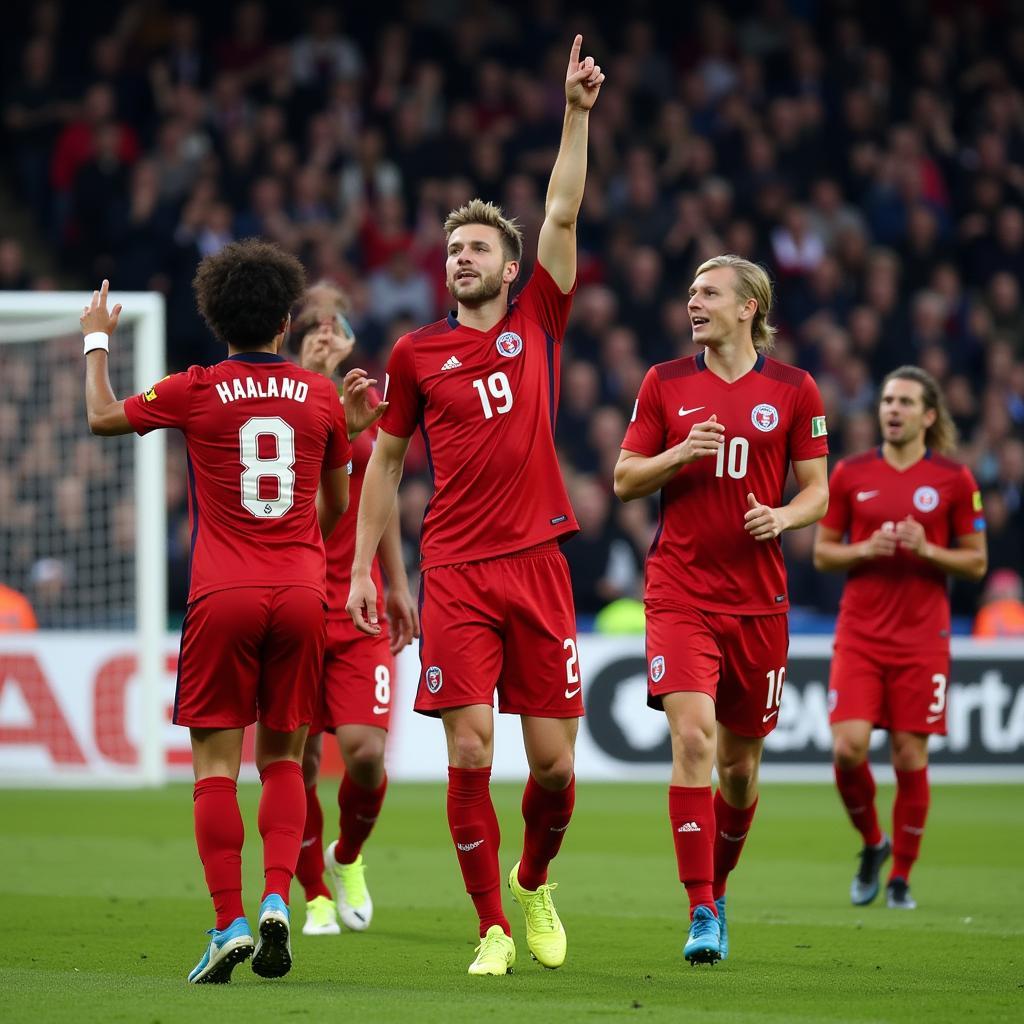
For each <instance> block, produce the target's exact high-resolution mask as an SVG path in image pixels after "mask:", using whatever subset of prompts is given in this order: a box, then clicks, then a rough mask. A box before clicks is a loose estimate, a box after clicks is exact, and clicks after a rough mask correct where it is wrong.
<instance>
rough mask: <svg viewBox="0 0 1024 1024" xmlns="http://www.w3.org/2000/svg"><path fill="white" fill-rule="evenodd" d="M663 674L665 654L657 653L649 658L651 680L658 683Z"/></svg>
mask: <svg viewBox="0 0 1024 1024" xmlns="http://www.w3.org/2000/svg"><path fill="white" fill-rule="evenodd" d="M664 674H665V656H664V655H663V654H659V655H658V656H657V657H656V658H651V682H652V683H660V682H661V677H662V676H663V675H664Z"/></svg>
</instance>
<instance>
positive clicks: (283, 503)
mask: <svg viewBox="0 0 1024 1024" xmlns="http://www.w3.org/2000/svg"><path fill="white" fill-rule="evenodd" d="M261 436H263V437H272V438H273V439H274V456H273V457H272V458H269V459H261V458H260V454H259V438H260V437H261ZM238 444H239V453H238V459H239V461H240V462H241V463H242V465H243V466H245V472H244V473H242V505H243V506H244V507H245V508H247V509H248V510H249V511H250V512H251V513H252V514H253V515H254V516H256V518H257V519H280V518H281V516H283V515H284V514H285V512H287V511H288V509H290V508H291V507H292V504H293V503H294V501H295V474H294V473H293V472H292V467H293V466H294V465H295V431H294V430H292V428H291V426H290V425H289V424H287V423H285V421H284V420H283V419H281V417H280V416H253V417H252V419H250V420H247V421H246V422H245V424H243V426H242V428H241V430H239V431H238ZM267 477H269V478H270V479H273V480H276V481H277V497H276V498H261V497H260V480H263V479H266V478H267Z"/></svg>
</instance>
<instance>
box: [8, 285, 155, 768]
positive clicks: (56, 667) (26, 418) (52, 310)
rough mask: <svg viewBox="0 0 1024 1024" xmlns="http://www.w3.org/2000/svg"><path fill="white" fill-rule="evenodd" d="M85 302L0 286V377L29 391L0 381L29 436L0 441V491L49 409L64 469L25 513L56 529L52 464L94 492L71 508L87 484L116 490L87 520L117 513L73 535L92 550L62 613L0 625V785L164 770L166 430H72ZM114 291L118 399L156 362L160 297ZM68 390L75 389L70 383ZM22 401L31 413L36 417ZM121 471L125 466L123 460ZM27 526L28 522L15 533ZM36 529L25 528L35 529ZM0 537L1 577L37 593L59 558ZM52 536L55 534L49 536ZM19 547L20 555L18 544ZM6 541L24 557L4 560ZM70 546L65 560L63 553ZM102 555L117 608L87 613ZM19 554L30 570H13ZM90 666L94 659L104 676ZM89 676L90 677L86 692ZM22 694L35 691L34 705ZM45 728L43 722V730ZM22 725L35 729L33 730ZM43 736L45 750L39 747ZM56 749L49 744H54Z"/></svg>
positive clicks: (145, 380)
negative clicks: (114, 574)
mask: <svg viewBox="0 0 1024 1024" xmlns="http://www.w3.org/2000/svg"><path fill="white" fill-rule="evenodd" d="M90 300H91V293H89V292H0V380H3V379H4V377H3V374H4V373H5V372H9V373H11V374H12V376H13V377H17V378H18V379H19V380H20V379H23V378H27V379H29V380H30V381H37V382H38V384H36V385H35V388H34V390H33V385H32V384H31V383H30V384H28V385H26V386H25V387H24V388H23V389H22V391H23V392H25V393H27V397H26V396H25V394H20V393H16V389H13V388H10V389H9V388H8V387H7V386H6V385H5V386H4V387H3V388H0V410H3V411H4V412H5V413H6V419H4V420H2V421H0V425H2V424H3V423H7V424H10V423H16V424H17V427H18V430H19V432H20V437H21V438H22V439H25V438H26V437H30V438H31V441H30V443H29V444H27V445H26V448H27V451H25V452H24V455H23V457H22V458H21V461H18V459H19V453H18V451H17V450H16V448H15V446H14V445H13V444H10V443H7V444H5V445H4V447H3V449H2V456H0V458H2V460H3V461H0V475H2V476H3V477H5V478H6V481H5V483H6V486H7V491H6V492H5V491H3V490H2V489H0V500H3V499H4V495H5V494H11V493H14V494H15V495H17V493H18V492H17V490H16V489H17V488H18V487H21V488H22V489H23V490H25V489H27V488H28V485H26V484H24V481H25V480H26V479H31V480H32V481H33V486H34V481H35V480H36V479H38V477H39V474H36V475H35V476H33V467H32V465H31V458H32V457H33V449H32V445H33V444H35V443H36V442H38V439H39V431H40V423H41V424H42V428H41V429H42V433H43V434H45V433H46V421H47V420H48V419H60V420H61V423H60V428H59V429H55V430H54V431H53V432H51V435H50V437H49V438H48V439H47V443H48V445H49V448H50V449H56V450H58V451H59V453H60V457H59V459H58V460H57V461H56V462H55V465H56V466H63V467H64V468H63V470H58V471H57V472H55V473H51V475H50V477H48V478H47V480H46V486H45V487H38V488H37V493H35V494H34V495H33V498H34V504H31V505H27V506H26V507H27V508H28V509H30V510H33V511H34V512H35V514H36V515H50V516H53V517H54V521H53V525H52V527H48V529H49V533H48V534H47V537H50V538H52V537H54V536H55V535H57V534H58V533H60V532H61V529H62V526H61V523H62V520H61V519H60V516H61V514H62V513H63V509H62V506H60V505H59V504H58V506H57V510H56V511H53V510H52V507H48V506H49V505H50V503H48V502H47V500H46V496H47V495H50V494H52V493H60V498H59V499H58V501H65V502H66V501H69V500H73V498H74V495H73V494H72V495H71V496H70V498H69V496H68V495H67V494H66V493H61V492H58V488H59V486H60V478H61V476H64V477H66V476H68V475H74V476H75V477H76V481H75V482H76V484H77V483H78V482H79V481H80V480H85V481H86V484H83V485H82V486H81V487H80V492H81V493H88V494H89V495H90V497H92V498H93V499H94V500H93V503H92V505H85V504H84V503H83V504H82V507H83V508H85V509H86V514H87V515H92V516H93V517H96V505H97V502H96V500H95V498H94V496H95V495H96V494H100V496H101V497H100V501H103V500H104V499H103V497H102V492H103V489H104V486H106V487H118V486H119V487H120V488H121V490H120V491H119V492H118V493H119V501H118V505H117V507H116V509H115V508H114V507H113V506H112V505H109V504H101V505H100V506H99V507H100V514H99V518H104V517H107V516H108V514H109V517H110V518H113V513H114V512H115V511H116V512H117V514H118V515H119V516H121V519H120V520H119V523H113V522H109V523H106V524H104V526H103V528H102V529H96V530H94V531H93V532H88V531H83V533H82V536H83V537H86V538H87V539H91V544H92V546H93V547H96V548H98V549H99V550H98V551H95V552H91V553H90V555H89V559H88V562H87V564H88V572H89V573H91V574H92V575H91V576H90V580H91V583H90V588H91V589H85V588H84V585H83V591H82V592H83V594H84V595H85V596H80V597H79V599H78V601H77V604H76V605H75V611H74V614H69V615H66V616H65V618H64V619H60V618H59V617H57V616H54V617H53V619H52V621H50V622H45V621H44V620H43V619H42V618H41V619H40V627H41V628H40V629H39V630H38V631H35V632H18V633H13V632H7V633H4V632H0V785H2V784H22V785H24V784H31V785H54V784H56V785H64V784H67V785H81V784H85V785H96V784H100V785H103V784H115V785H116V784H125V785H157V784H159V783H160V782H162V781H163V779H164V777H165V774H166V759H165V756H164V731H165V722H166V659H167V654H166V640H167V543H168V539H167V525H166V522H167V510H166V506H165V501H166V497H165V478H164V474H165V451H166V440H165V438H166V435H165V432H164V431H160V430H157V431H153V432H152V433H151V434H149V435H147V436H146V437H145V438H140V437H135V436H132V437H131V438H130V439H127V440H123V439H119V440H117V441H114V440H113V439H108V438H99V439H96V443H95V444H93V442H92V441H91V440H86V441H85V443H84V444H83V439H90V438H91V435H90V434H89V429H88V426H87V424H86V421H85V418H84V415H80V413H81V410H80V408H79V406H78V405H77V404H74V405H73V406H72V409H71V411H70V412H69V411H68V408H67V407H68V403H69V401H70V398H69V392H70V391H71V384H72V379H71V378H72V376H73V375H77V381H78V386H79V390H80V391H81V389H82V388H83V387H84V385H83V380H82V378H83V376H84V365H82V364H84V357H83V355H82V335H81V329H80V327H79V322H78V320H79V317H80V316H81V313H82V308H83V307H84V306H86V305H88V303H89V302H90ZM117 302H119V303H121V304H122V306H123V312H122V314H121V318H120V323H119V326H118V330H117V332H116V334H115V336H114V337H113V338H112V339H111V346H110V348H111V356H110V365H111V378H112V380H113V381H114V387H115V391H116V392H117V395H118V397H119V398H127V397H128V396H129V395H130V394H135V393H139V392H144V391H146V390H147V389H149V388H150V387H151V386H152V385H153V384H154V383H155V382H156V381H158V380H160V379H161V378H162V377H163V376H164V375H165V373H166V372H167V371H166V369H165V364H166V357H165V342H166V338H165V316H164V299H163V296H162V295H160V294H158V293H153V292H121V293H115V292H112V293H111V296H110V305H111V307H112V306H113V305H114V304H115V303H117ZM76 352H77V356H76V355H75V353H76ZM76 358H77V363H76V362H75V361H74V360H75V359H76ZM57 378H59V380H58V379H57ZM51 379H52V386H51ZM58 385H59V386H58ZM12 396H13V397H12ZM71 398H73V399H74V400H75V402H78V401H80V398H79V397H78V395H71ZM5 403H6V409H4V406H5ZM33 411H37V415H36V416H33ZM65 413H66V414H67V415H64V414H65ZM72 413H73V415H72ZM79 417H80V418H79ZM33 421H35V422H33ZM30 432H31V433H30ZM7 440H8V441H10V438H8V439H7ZM100 442H102V444H101V443H100ZM111 442H112V444H111ZM40 443H41V442H40ZM108 444H110V445H111V446H110V447H109V448H108ZM71 446H74V447H71ZM108 452H116V453H117V454H116V455H108ZM80 453H84V454H89V455H94V456H95V458H96V461H97V462H99V463H100V465H101V466H102V467H103V469H104V471H105V472H106V473H107V478H113V477H115V476H116V477H117V479H106V478H102V474H101V480H100V481H96V480H94V479H90V472H92V473H93V475H95V471H94V470H91V469H90V468H89V467H78V466H76V465H75V460H76V459H77V458H79V457H80ZM26 458H27V459H28V461H29V464H28V466H27V467H26V465H25V461H26ZM104 459H109V461H106V462H104V461H103V460H104ZM69 460H70V471H69V468H68V464H69ZM111 467H113V469H112V470H111ZM126 469H127V470H128V471H129V472H123V471H124V470H126ZM119 470H120V471H121V472H119ZM129 473H130V474H131V475H132V476H133V479H132V480H131V482H130V483H129V482H128V481H127V480H126V479H125V477H126V476H128V475H129ZM71 490H72V491H73V490H74V488H72V489H71ZM66 491H67V488H65V492H66ZM132 506H134V507H132ZM7 511H8V510H7V509H4V510H3V511H2V512H0V514H5V513H6V512H7ZM132 522H134V541H133V543H132V536H131V529H132V527H131V523H132ZM119 524H127V525H119ZM32 529H33V527H32V524H31V523H30V524H29V525H28V526H27V527H26V531H25V533H26V535H30V534H31V532H32ZM117 531H120V532H119V533H118V532H117ZM66 532H67V531H65V533H66ZM39 535H40V531H39V529H38V527H37V528H36V532H35V534H34V536H36V537H38V536H39ZM4 537H5V544H4V545H3V546H0V583H6V584H8V585H10V586H15V588H16V589H18V588H17V587H16V584H15V583H14V582H11V581H12V580H17V579H20V580H21V581H22V582H23V583H24V582H25V581H28V587H29V589H31V588H33V587H36V588H38V589H37V593H38V592H39V590H40V589H41V588H43V587H45V586H46V585H47V580H48V578H49V577H50V576H52V575H58V576H59V573H60V560H59V559H56V558H52V557H51V558H47V557H44V555H45V552H43V553H42V554H41V552H40V550H35V549H33V548H32V540H31V539H30V540H28V541H26V542H25V543H24V544H23V545H22V547H21V548H16V547H15V540H16V539H17V538H15V540H11V539H10V536H9V535H8V534H5V535H4ZM111 537H117V538H119V543H120V548H119V549H118V550H117V552H116V553H115V550H114V548H113V546H112V545H111V547H110V548H109V550H108V551H106V552H105V551H104V550H103V543H105V542H106V541H101V540H99V538H107V539H109V538H111ZM59 542H60V538H57V540H54V541H53V544H58V543H59ZM70 543H73V542H68V541H65V544H70ZM37 547H39V545H37ZM132 547H133V548H134V550H131V549H132ZM26 549H27V550H28V554H27V555H24V551H25V550H26ZM15 553H20V554H21V555H22V556H23V557H22V561H21V562H20V563H18V564H17V565H16V564H15V562H16V557H15ZM74 553H75V552H74V551H72V552H71V555H70V556H69V558H68V561H69V562H73V556H74ZM105 557H106V559H107V561H108V562H110V561H112V560H114V559H115V557H116V558H119V559H120V561H119V562H118V563H117V564H118V566H119V567H120V566H123V568H119V570H118V571H119V572H120V576H119V577H118V586H117V588H116V589H118V590H119V591H123V593H122V594H120V595H119V597H118V598H117V601H118V602H119V605H118V606H115V601H114V599H113V598H111V599H110V600H111V605H110V607H109V608H105V609H103V608H101V611H103V612H104V614H101V615H91V616H90V609H89V607H88V605H89V595H92V597H93V599H94V600H93V604H99V605H101V606H102V604H103V601H104V600H105V595H104V594H103V593H102V585H103V582H102V581H103V580H104V579H106V578H108V576H109V574H110V570H109V569H106V570H105V569H104V566H103V561H104V558H105ZM30 563H31V569H30V570H29V571H26V570H25V566H26V565H28V564H30ZM83 564H86V561H85V559H84V558H83ZM79 576H80V577H84V576H85V570H80V571H79ZM30 596H31V595H30ZM76 616H77V618H76ZM115 649H116V650H117V651H119V652H120V654H119V655H117V656H115V655H114V654H111V653H110V651H113V650H115ZM97 666H102V667H103V671H104V672H106V675H105V676H104V675H103V672H100V671H98V669H97ZM111 666H113V667H111ZM101 676H102V680H101V678H100V677H101ZM94 680H96V681H97V685H96V686H95V687H93V688H92V690H91V691H90V683H92V682H93V681H94ZM87 691H88V692H87ZM35 698H38V700H37V701H36V703H35V704H34V705H33V704H32V700H33V699H35ZM111 708H113V710H111ZM47 713H48V714H49V715H50V716H51V717H52V716H57V715H60V716H62V717H63V720H62V721H61V722H59V723H57V724H54V723H52V722H45V721H40V718H41V716H43V715H44V714H47ZM103 715H110V716H111V717H112V718H113V717H115V716H116V717H117V721H116V722H114V721H111V722H110V723H108V725H109V727H108V725H103V726H102V728H101V723H102V716H103ZM83 722H92V723H96V727H95V728H93V729H90V728H88V727H86V726H84V725H83ZM33 729H35V730H36V733H35V734H34V733H33V731H32V730H33ZM48 729H52V730H53V731H52V732H49V733H48V732H47V731H46V730H48ZM104 730H106V731H105V732H104ZM34 736H35V737H36V741H35V742H32V741H33V737H34ZM39 736H42V737H43V738H42V739H39V738H38V737H39ZM54 736H58V737H64V739H63V741H62V742H63V743H64V745H65V747H66V748H67V749H68V750H69V751H70V754H69V755H68V756H67V757H66V758H65V759H64V761H66V763H62V760H61V758H60V757H59V756H58V757H56V758H55V757H54V756H52V755H53V753H54V749H52V748H54V747H56V746H59V743H58V740H56V739H54V738H53V737H54ZM47 743H49V745H50V748H51V749H49V750H46V749H45V748H46V744H47ZM40 748H43V749H40ZM56 752H57V754H58V755H59V754H61V753H62V750H60V749H58V750H57V751H56Z"/></svg>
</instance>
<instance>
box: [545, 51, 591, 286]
mask: <svg viewBox="0 0 1024 1024" xmlns="http://www.w3.org/2000/svg"><path fill="white" fill-rule="evenodd" d="M582 46H583V36H581V35H577V36H576V38H575V39H574V40H573V41H572V49H571V50H570V51H569V66H568V68H567V69H566V72H565V119H564V120H563V122H562V141H561V143H560V144H559V147H558V156H557V158H556V159H555V166H554V167H553V168H552V170H551V179H550V181H549V182H548V194H547V198H546V200H545V203H544V223H543V224H542V225H541V229H540V238H539V240H538V243H537V261H538V262H539V263H540V264H541V266H542V267H544V269H545V270H546V271H547V272H548V273H549V274H550V275H551V277H552V278H553V279H554V282H555V284H557V285H558V287H559V288H561V289H562V291H563V292H568V291H569V289H571V288H572V286H573V283H574V282H575V280H576V218H577V217H578V215H579V212H580V204H581V203H582V202H583V189H584V186H585V185H586V181H587V136H588V124H589V118H590V111H591V108H592V107H593V106H594V103H595V102H596V100H597V94H598V93H599V92H600V91H601V83H602V82H604V74H603V73H602V71H601V67H600V65H598V64H595V63H594V58H593V57H584V58H583V60H582V61H581V60H580V48H581V47H582Z"/></svg>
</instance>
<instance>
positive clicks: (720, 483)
mask: <svg viewBox="0 0 1024 1024" xmlns="http://www.w3.org/2000/svg"><path fill="white" fill-rule="evenodd" d="M771 303H772V288H771V282H770V281H769V279H768V275H767V274H766V273H765V271H764V270H763V269H762V268H761V267H759V266H758V265H757V264H754V263H751V262H749V261H748V260H745V259H740V258H739V257H738V256H731V255H727V256H717V257H715V258H714V259H710V260H708V261H706V262H705V263H703V264H702V265H701V266H700V267H699V268H698V270H697V274H696V277H695V279H694V281H693V284H692V285H691V286H690V301H689V311H690V322H691V324H692V326H693V340H694V342H696V344H697V345H700V346H703V351H702V352H701V353H699V354H698V355H696V356H687V357H685V358H682V359H674V360H671V361H670V362H667V363H660V364H658V365H657V366H654V367H653V368H652V369H651V370H650V371H648V373H647V376H646V377H645V378H644V381H643V384H642V385H641V387H640V394H639V396H638V398H637V402H636V406H635V407H634V411H633V418H632V421H631V422H630V425H629V427H628V428H627V430H626V437H625V440H624V441H623V445H622V452H621V453H620V455H619V460H618V463H617V464H616V467H615V493H616V494H617V495H618V496H619V497H620V498H621V499H622V500H623V501H631V500H633V499H634V498H643V497H646V496H647V495H649V494H653V493H654V492H655V491H659V490H660V491H661V517H660V525H659V529H658V533H657V536H656V538H655V540H654V543H653V544H652V545H651V550H650V552H649V554H648V556H647V579H646V590H645V594H644V605H645V612H646V616H647V658H648V667H649V674H648V701H647V702H648V704H649V705H650V706H651V707H653V708H662V709H663V710H664V712H665V715H666V717H667V718H668V724H669V729H670V731H671V736H672V781H671V785H670V787H669V794H668V808H669V821H670V822H671V825H672V837H673V839H674V841H675V853H676V862H677V865H678V868H679V879H680V881H681V882H682V883H683V884H684V885H685V886H686V892H687V895H688V897H689V901H690V930H689V935H688V937H687V941H686V944H685V946H684V947H683V955H684V957H685V959H686V960H688V961H689V962H690V963H691V964H694V963H715V962H716V961H717V960H719V959H722V958H724V957H725V956H727V955H728V952H729V944H728V943H729V938H728V932H727V930H726V920H725V889H726V880H727V878H728V875H729V872H730V871H732V869H733V868H734V867H735V866H736V863H737V861H738V860H739V856H740V851H741V850H742V849H743V844H744V841H745V840H746V837H747V832H748V831H749V829H750V825H751V822H752V820H753V817H754V810H755V808H756V807H757V794H758V767H759V765H760V761H761V749H762V747H763V745H764V738H765V736H766V735H767V734H768V733H769V732H771V731H772V729H774V728H775V725H776V723H777V722H778V713H779V706H780V702H781V700H782V687H783V683H784V681H785V677H786V655H787V653H788V648H789V628H788V621H787V617H786V610H787V608H788V600H787V596H786V571H785V566H784V565H783V561H782V550H781V545H780V543H779V539H778V538H779V534H781V533H782V532H783V530H795V529H799V528H800V527H801V526H807V525H808V524H809V523H813V522H815V521H816V520H818V519H820V518H821V516H822V515H823V514H824V512H825V509H826V507H827V506H828V488H827V481H826V476H827V469H826V460H825V456H826V455H827V453H828V445H827V437H826V431H825V417H824V415H823V408H822V401H821V396H820V395H819V394H818V389H817V387H816V386H815V384H814V381H813V380H812V379H811V377H810V376H809V375H808V374H807V373H805V372H804V371H803V370H799V369H796V368H795V367H792V366H787V365H785V364H783V363H779V362H776V361H775V360H774V359H770V358H768V357H767V356H766V355H765V353H766V352H768V351H770V350H771V348H772V334H773V328H772V327H770V326H769V324H768V314H769V312H770V310H771ZM790 464H792V467H793V473H794V475H795V477H796V481H797V484H798V487H799V490H798V492H797V493H796V495H795V496H794V497H793V498H792V500H791V501H789V502H788V503H784V502H783V491H784V488H785V484H786V476H787V473H788V471H789V467H790ZM716 721H717V730H716ZM716 731H717V740H716ZM713 763H717V768H718V792H717V793H716V794H715V795H714V798H712V794H711V768H712V764H713Z"/></svg>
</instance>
